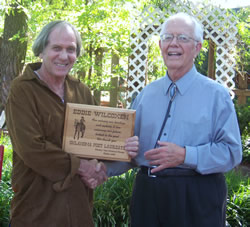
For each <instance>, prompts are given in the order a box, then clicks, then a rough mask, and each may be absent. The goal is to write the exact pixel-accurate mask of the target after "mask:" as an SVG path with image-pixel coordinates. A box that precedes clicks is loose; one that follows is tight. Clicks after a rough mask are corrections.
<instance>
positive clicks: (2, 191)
mask: <svg viewBox="0 0 250 227" xmlns="http://www.w3.org/2000/svg"><path fill="white" fill-rule="evenodd" d="M0 144H4V159H3V171H2V180H1V182H0V227H7V226H8V223H9V210H10V201H11V198H12V196H13V192H12V188H11V183H10V178H11V170H12V145H11V143H10V139H9V137H7V136H3V135H2V136H1V138H0Z"/></svg>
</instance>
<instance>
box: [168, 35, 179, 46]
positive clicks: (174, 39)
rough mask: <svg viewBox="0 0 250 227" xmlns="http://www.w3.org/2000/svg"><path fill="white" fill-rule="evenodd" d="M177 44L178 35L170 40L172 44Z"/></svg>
mask: <svg viewBox="0 0 250 227" xmlns="http://www.w3.org/2000/svg"><path fill="white" fill-rule="evenodd" d="M171 44H172V45H177V44H179V42H178V40H177V36H174V37H173V39H172V40H171V41H170V45H171Z"/></svg>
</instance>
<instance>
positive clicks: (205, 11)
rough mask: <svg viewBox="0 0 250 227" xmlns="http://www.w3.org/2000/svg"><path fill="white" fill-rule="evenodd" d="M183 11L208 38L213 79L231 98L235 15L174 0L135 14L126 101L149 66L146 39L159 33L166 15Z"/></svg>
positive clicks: (136, 90) (141, 83)
mask: <svg viewBox="0 0 250 227" xmlns="http://www.w3.org/2000/svg"><path fill="white" fill-rule="evenodd" d="M177 12H186V13H188V14H190V15H193V16H194V17H196V18H197V19H198V20H199V21H200V23H202V24H203V26H204V38H205V39H211V40H212V41H213V42H214V43H215V44H216V46H217V49H216V71H215V74H216V81H218V82H219V83H221V84H223V85H224V86H225V87H227V88H228V89H229V92H230V94H231V96H232V98H234V93H233V91H232V90H233V89H234V87H235V83H234V81H233V79H234V77H235V71H234V67H235V59H234V56H235V46H236V43H237V38H236V34H237V27H236V23H237V20H236V18H235V17H234V16H233V15H232V14H229V13H228V12H227V11H226V10H225V9H221V8H217V7H214V6H211V5H204V4H199V5H194V4H193V3H192V2H189V1H179V0H176V1H175V4H173V3H171V4H165V5H164V6H162V7H161V9H160V8H156V7H155V6H148V7H147V8H145V10H144V11H143V12H142V14H141V15H140V16H139V17H138V20H137V21H136V22H137V23H136V26H135V28H134V29H133V30H132V32H131V41H130V43H131V48H132V50H133V51H132V54H131V56H130V61H129V77H128V90H129V92H128V96H127V98H128V99H127V100H128V105H129V104H130V103H131V101H132V100H133V98H134V97H135V96H136V95H137V94H138V93H139V92H140V91H141V90H142V89H143V87H144V86H145V84H146V80H145V79H146V75H147V70H149V67H148V64H150V62H148V60H147V55H148V41H149V39H151V38H152V36H154V35H159V34H160V31H161V25H162V23H163V22H164V21H165V19H166V17H167V16H168V15H172V14H175V13H177Z"/></svg>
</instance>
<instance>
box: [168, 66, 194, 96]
mask: <svg viewBox="0 0 250 227" xmlns="http://www.w3.org/2000/svg"><path fill="white" fill-rule="evenodd" d="M197 73H198V72H197V70H196V67H195V65H193V67H192V68H191V69H190V70H189V71H188V72H187V73H186V74H184V76H182V77H181V78H180V79H179V80H177V81H176V82H175V84H176V86H177V89H178V91H179V93H180V95H184V93H185V92H186V91H187V90H188V88H189V87H190V86H191V85H192V84H193V81H194V80H195V78H196V74H197ZM171 83H172V80H171V79H170V78H169V76H168V73H166V76H165V83H164V94H167V92H168V89H169V86H170V84H171Z"/></svg>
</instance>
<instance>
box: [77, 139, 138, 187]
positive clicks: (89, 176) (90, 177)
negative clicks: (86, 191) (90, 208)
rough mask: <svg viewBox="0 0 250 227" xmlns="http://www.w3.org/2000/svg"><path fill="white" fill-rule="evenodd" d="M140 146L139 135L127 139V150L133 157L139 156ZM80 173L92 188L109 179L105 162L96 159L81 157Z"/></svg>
mask: <svg viewBox="0 0 250 227" xmlns="http://www.w3.org/2000/svg"><path fill="white" fill-rule="evenodd" d="M138 148H139V141H138V137H137V136H133V137H130V138H128V139H127V140H126V141H125V150H126V151H127V152H128V155H129V156H130V157H131V158H135V157H136V156H137V154H138ZM78 174H79V175H80V177H81V179H82V181H83V183H84V184H85V185H87V187H89V188H92V189H94V188H96V187H97V186H98V185H100V184H102V183H104V182H105V181H106V180H107V179H108V176H107V169H106V166H105V165H104V163H103V162H98V161H97V160H96V159H92V160H85V159H81V160H80V167H79V169H78Z"/></svg>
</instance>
